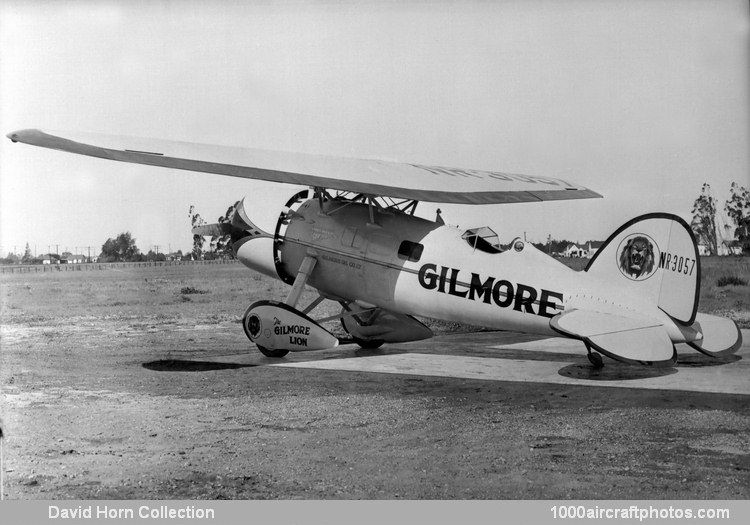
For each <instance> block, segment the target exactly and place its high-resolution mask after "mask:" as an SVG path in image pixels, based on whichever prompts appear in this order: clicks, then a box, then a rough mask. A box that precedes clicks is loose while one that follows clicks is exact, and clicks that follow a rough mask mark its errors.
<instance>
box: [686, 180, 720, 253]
mask: <svg viewBox="0 0 750 525" xmlns="http://www.w3.org/2000/svg"><path fill="white" fill-rule="evenodd" d="M690 227H691V228H692V229H693V233H694V234H695V236H696V238H697V239H698V243H700V244H704V245H705V246H706V247H707V248H708V254H709V255H716V254H717V253H718V251H719V250H718V245H717V235H716V199H714V198H713V196H712V195H711V186H710V185H709V184H708V183H707V182H706V183H704V184H703V187H702V188H701V194H700V195H699V196H698V198H697V199H695V202H694V203H693V221H692V222H691V223H690Z"/></svg>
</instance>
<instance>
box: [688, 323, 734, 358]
mask: <svg viewBox="0 0 750 525" xmlns="http://www.w3.org/2000/svg"><path fill="white" fill-rule="evenodd" d="M693 328H694V329H696V330H698V331H699V332H700V333H701V334H703V338H702V339H698V340H696V341H691V342H689V343H688V344H689V345H690V346H692V347H693V348H695V349H696V350H698V351H699V352H703V353H704V354H706V355H711V356H719V355H724V354H733V353H735V352H736V351H737V350H738V349H739V348H740V347H741V346H742V332H740V327H739V326H737V323H735V322H734V321H733V320H731V319H727V318H726V317H717V316H715V315H708V314H703V313H700V312H699V313H698V314H697V315H696V316H695V323H693Z"/></svg>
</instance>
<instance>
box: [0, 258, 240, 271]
mask: <svg viewBox="0 0 750 525" xmlns="http://www.w3.org/2000/svg"><path fill="white" fill-rule="evenodd" d="M238 262H239V261H238V260H237V259H214V260H212V261H152V262H146V261H144V262H115V263H73V264H31V265H21V264H6V265H2V266H0V273H39V272H84V271H95V270H111V269H113V268H149V267H154V266H183V265H189V264H237V263H238Z"/></svg>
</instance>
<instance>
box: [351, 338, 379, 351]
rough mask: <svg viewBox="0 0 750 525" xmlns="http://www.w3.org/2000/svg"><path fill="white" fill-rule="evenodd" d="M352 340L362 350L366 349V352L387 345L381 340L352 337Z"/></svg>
mask: <svg viewBox="0 0 750 525" xmlns="http://www.w3.org/2000/svg"><path fill="white" fill-rule="evenodd" d="M352 339H353V340H354V342H355V343H357V344H358V345H359V347H360V348H364V349H365V350H375V349H376V348H380V347H381V346H383V343H385V341H381V340H380V339H360V338H359V337H352Z"/></svg>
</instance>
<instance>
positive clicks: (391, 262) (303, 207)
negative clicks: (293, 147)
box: [238, 199, 682, 340]
mask: <svg viewBox="0 0 750 525" xmlns="http://www.w3.org/2000/svg"><path fill="white" fill-rule="evenodd" d="M472 226H480V225H472ZM465 231H466V230H465V229H462V228H458V227H455V226H448V225H443V224H440V223H437V222H433V221H429V220H425V219H423V218H420V217H416V216H413V215H409V214H406V213H403V212H400V211H393V210H383V209H377V210H376V211H375V212H374V215H371V210H370V208H369V207H368V205H367V204H363V203H359V202H349V201H338V200H327V201H325V202H323V208H322V209H321V207H320V203H319V201H318V200H317V199H310V200H305V201H303V202H302V203H301V204H300V205H299V207H297V208H295V209H294V212H293V213H292V214H290V217H289V219H288V224H285V230H283V231H282V232H281V234H280V235H279V236H278V238H277V240H276V241H275V243H274V256H275V261H274V263H273V265H271V264H270V263H268V262H263V263H259V261H258V254H257V252H256V250H258V249H259V248H262V249H267V247H266V246H267V245H266V244H264V243H259V242H258V241H256V240H253V241H250V242H247V243H245V244H244V245H243V246H241V247H240V248H239V250H238V257H239V259H240V260H241V261H242V262H243V263H244V264H245V265H246V266H248V267H250V268H253V269H255V270H259V271H262V272H264V273H267V274H269V275H272V276H278V277H279V278H281V279H282V280H284V281H285V282H287V283H289V284H291V282H292V281H293V280H294V276H295V275H296V273H297V271H298V269H299V268H300V265H301V264H302V261H303V260H304V259H305V257H307V256H312V257H314V258H315V259H316V261H317V263H316V265H315V268H314V271H313V272H312V273H311V274H310V276H309V278H308V281H307V284H309V285H310V286H313V287H314V288H316V289H318V290H319V291H320V292H321V294H322V295H324V296H326V297H328V298H331V299H334V300H343V301H355V300H356V301H357V302H358V304H360V305H365V306H367V305H372V306H378V307H381V308H385V309H387V310H390V311H393V312H398V313H403V314H409V315H418V316H428V317H434V318H437V319H443V320H449V321H457V322H462V323H468V324H473V325H478V326H484V327H487V328H495V329H503V330H513V331H521V332H527V333H534V334H542V335H559V334H557V333H556V332H555V331H554V330H552V328H551V327H550V324H549V320H550V318H552V317H553V316H555V315H556V314H558V313H560V312H562V311H564V310H565V309H568V308H574V307H576V306H579V305H580V306H590V305H591V303H592V302H594V303H601V302H603V301H605V300H604V299H601V298H602V297H605V296H606V295H607V294H609V297H608V298H607V299H606V302H607V303H611V305H612V306H613V307H617V308H622V307H623V305H624V306H625V307H628V308H629V309H633V310H635V309H636V308H639V309H640V311H641V312H642V315H646V316H653V317H654V318H657V319H659V320H660V322H665V323H668V324H669V325H673V323H672V322H671V321H670V320H669V318H668V317H667V316H666V315H664V314H663V313H662V312H660V311H659V310H658V309H657V308H654V307H653V305H649V304H647V303H646V302H645V301H640V300H639V299H638V298H637V297H630V296H628V294H627V291H625V290H623V293H622V294H618V296H617V297H615V298H614V299H613V298H612V297H611V291H612V287H611V286H608V287H605V286H604V284H605V283H601V284H602V286H601V290H600V289H599V288H600V286H599V284H600V283H597V282H596V281H595V280H591V279H585V278H582V276H581V273H580V272H576V271H574V270H572V269H570V268H568V267H567V266H565V265H564V264H562V263H560V262H559V261H557V260H555V259H553V258H552V257H550V256H548V255H547V254H545V253H543V252H541V251H539V250H538V249H536V248H535V247H534V246H533V245H531V244H530V243H526V242H524V241H523V240H522V239H518V238H516V239H515V240H513V241H511V242H510V244H509V245H507V246H506V247H505V249H504V250H503V251H501V252H499V253H488V252H486V251H483V250H481V249H479V248H477V247H476V246H475V245H473V244H472V243H471V242H470V241H468V240H467V239H465V238H463V236H464V234H465ZM266 241H269V240H266ZM598 308H599V310H601V309H602V305H601V304H599V305H598ZM604 309H605V310H606V305H604ZM668 330H669V332H670V336H671V337H672V338H673V340H679V339H680V338H681V337H682V335H681V332H680V330H679V328H677V327H674V326H670V327H668Z"/></svg>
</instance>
